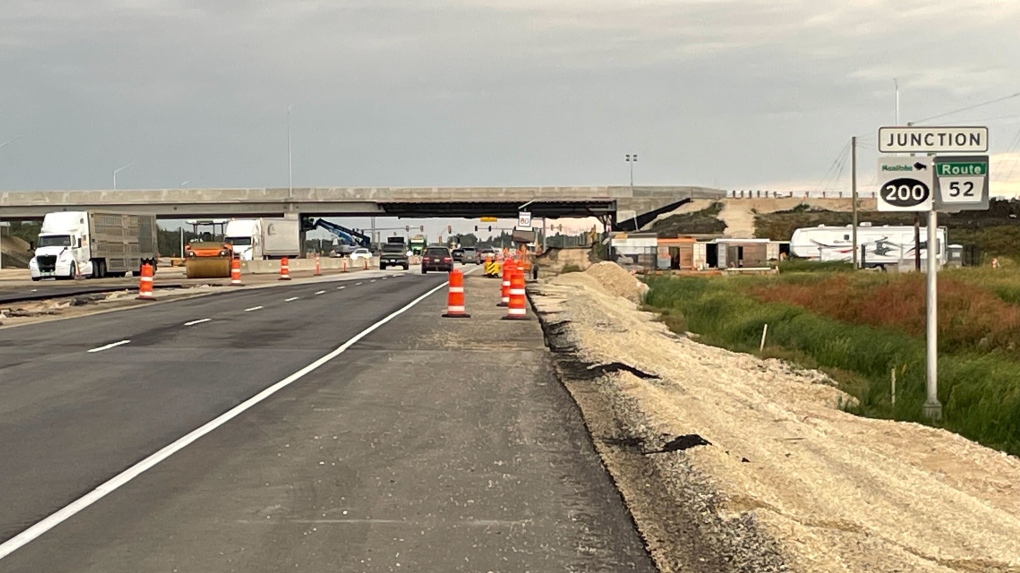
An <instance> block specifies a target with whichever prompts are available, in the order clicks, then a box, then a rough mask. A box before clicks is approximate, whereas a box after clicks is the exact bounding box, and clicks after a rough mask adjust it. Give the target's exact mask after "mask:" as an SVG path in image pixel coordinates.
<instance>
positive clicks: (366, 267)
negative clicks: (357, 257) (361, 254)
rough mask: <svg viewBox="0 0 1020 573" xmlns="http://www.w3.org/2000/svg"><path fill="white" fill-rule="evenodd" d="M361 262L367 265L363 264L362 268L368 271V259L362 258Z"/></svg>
mask: <svg viewBox="0 0 1020 573" xmlns="http://www.w3.org/2000/svg"><path fill="white" fill-rule="evenodd" d="M361 262H363V263H365V266H363V267H362V268H363V269H364V270H366V271H367V270H368V259H361Z"/></svg>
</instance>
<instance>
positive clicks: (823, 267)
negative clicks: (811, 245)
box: [779, 259, 854, 273]
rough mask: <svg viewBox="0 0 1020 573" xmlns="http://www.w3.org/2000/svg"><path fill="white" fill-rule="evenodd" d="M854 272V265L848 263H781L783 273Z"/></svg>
mask: <svg viewBox="0 0 1020 573" xmlns="http://www.w3.org/2000/svg"><path fill="white" fill-rule="evenodd" d="M852 270H854V265H853V263H851V262H848V261H811V260H807V259H787V260H785V261H780V263H779V272H781V273H827V272H841V273H848V272H850V271H852Z"/></svg>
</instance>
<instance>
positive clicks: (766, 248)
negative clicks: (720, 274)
mask: <svg viewBox="0 0 1020 573" xmlns="http://www.w3.org/2000/svg"><path fill="white" fill-rule="evenodd" d="M788 256H790V243H789V242H787V241H773V240H771V239H737V238H720V239H713V240H711V241H705V242H698V243H695V244H694V256H693V267H694V268H695V269H698V270H705V269H735V268H764V267H768V266H770V264H772V263H776V262H779V261H780V260H782V259H783V258H785V257H788Z"/></svg>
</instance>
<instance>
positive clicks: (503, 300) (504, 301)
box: [496, 261, 517, 306]
mask: <svg viewBox="0 0 1020 573" xmlns="http://www.w3.org/2000/svg"><path fill="white" fill-rule="evenodd" d="M516 270H517V267H516V266H515V265H514V263H513V261H507V262H505V263H503V286H502V288H501V289H500V299H499V303H498V304H497V305H496V306H510V278H511V277H513V274H514V271H516Z"/></svg>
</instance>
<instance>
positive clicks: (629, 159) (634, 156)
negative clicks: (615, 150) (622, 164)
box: [624, 153, 637, 187]
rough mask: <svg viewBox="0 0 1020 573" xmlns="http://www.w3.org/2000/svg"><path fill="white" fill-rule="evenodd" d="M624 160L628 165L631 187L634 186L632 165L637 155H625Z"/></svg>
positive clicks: (635, 161)
mask: <svg viewBox="0 0 1020 573" xmlns="http://www.w3.org/2000/svg"><path fill="white" fill-rule="evenodd" d="M624 160H625V161H626V162H627V163H629V164H630V186H631V187H633V186H634V164H635V163H637V154H636V153H635V154H634V155H630V154H627V155H626V158H625V159H624Z"/></svg>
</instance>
